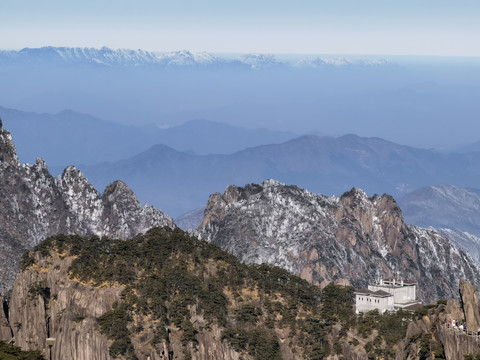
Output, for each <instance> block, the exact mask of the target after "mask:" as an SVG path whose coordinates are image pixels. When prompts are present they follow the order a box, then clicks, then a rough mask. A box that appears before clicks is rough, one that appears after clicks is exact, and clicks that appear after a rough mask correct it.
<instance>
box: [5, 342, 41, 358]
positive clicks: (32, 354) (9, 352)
mask: <svg viewBox="0 0 480 360" xmlns="http://www.w3.org/2000/svg"><path fill="white" fill-rule="evenodd" d="M0 359H1V360H45V358H44V357H43V355H42V353H41V352H40V351H22V350H21V349H20V348H19V347H18V346H12V345H8V344H7V343H6V342H5V341H2V340H0Z"/></svg>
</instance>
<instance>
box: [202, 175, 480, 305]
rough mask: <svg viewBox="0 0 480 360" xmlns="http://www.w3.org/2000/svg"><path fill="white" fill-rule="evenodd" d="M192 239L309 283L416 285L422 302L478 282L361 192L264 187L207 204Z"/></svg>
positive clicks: (436, 239)
mask: <svg viewBox="0 0 480 360" xmlns="http://www.w3.org/2000/svg"><path fill="white" fill-rule="evenodd" d="M197 235H198V236H199V237H201V238H203V239H205V240H207V241H210V242H213V243H215V244H217V245H219V246H220V247H222V248H223V249H225V250H227V251H229V252H231V253H233V254H234V255H235V256H237V257H239V258H240V259H241V260H242V261H244V262H246V263H269V264H272V265H277V266H280V267H283V268H285V269H288V270H289V271H291V272H293V273H294V274H297V275H300V276H301V277H303V278H304V279H306V280H307V281H309V282H311V283H313V284H318V285H320V286H325V285H326V284H328V283H329V282H332V281H333V282H335V283H339V284H351V285H353V286H355V287H366V286H367V285H368V284H369V283H373V282H375V281H377V280H378V279H379V278H381V277H384V278H397V279H398V278H404V279H415V280H416V281H417V282H418V284H419V291H418V294H419V296H420V298H421V299H422V300H427V301H429V300H433V299H436V298H451V297H457V296H458V292H457V286H458V281H459V279H460V278H465V279H468V280H469V281H471V282H473V283H474V284H477V283H478V278H479V277H478V276H479V275H480V272H479V270H478V268H477V267H476V266H475V265H474V264H473V262H472V261H471V260H470V258H468V256H467V255H466V254H465V253H463V252H462V251H460V250H458V249H457V248H456V247H455V246H453V245H452V243H451V242H450V241H449V240H448V239H446V238H445V237H443V236H441V235H440V234H438V233H436V232H434V231H428V230H425V229H421V228H417V227H414V226H409V225H406V224H405V223H404V221H403V216H402V212H401V211H400V209H399V207H398V205H397V203H396V201H395V200H394V199H393V198H392V197H391V196H389V195H382V196H378V195H376V196H373V197H372V198H369V197H368V196H367V195H366V194H365V192H363V191H362V190H360V189H356V188H354V189H352V190H350V191H349V192H347V193H345V194H343V195H342V196H341V197H326V196H322V195H317V194H313V193H310V192H308V191H306V190H304V189H301V188H298V187H296V186H287V185H283V184H280V183H278V182H276V181H272V180H268V181H266V182H264V183H262V184H257V185H255V184H251V185H247V186H245V187H236V186H229V187H228V188H227V189H226V191H225V192H224V194H223V195H222V194H218V193H217V194H214V195H212V196H211V197H210V199H209V201H208V204H207V207H206V210H205V214H204V218H203V220H202V223H201V224H200V226H199V228H198V229H197Z"/></svg>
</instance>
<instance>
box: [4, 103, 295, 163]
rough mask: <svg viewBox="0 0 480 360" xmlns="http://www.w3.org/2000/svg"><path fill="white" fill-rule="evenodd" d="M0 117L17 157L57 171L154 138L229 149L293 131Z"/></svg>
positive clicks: (194, 148) (70, 116) (132, 151)
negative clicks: (163, 126)
mask: <svg viewBox="0 0 480 360" xmlns="http://www.w3.org/2000/svg"><path fill="white" fill-rule="evenodd" d="M0 117H1V118H2V119H4V122H5V127H7V128H8V129H9V130H10V132H11V133H12V134H13V136H14V137H15V143H16V147H17V151H18V156H19V158H20V160H21V161H24V162H34V161H35V159H36V158H37V157H41V158H42V159H44V160H45V161H47V163H48V164H49V165H50V168H52V170H57V169H59V170H60V171H61V170H63V168H64V167H66V166H67V165H71V164H97V163H99V162H104V161H111V162H113V161H118V160H121V159H125V158H128V157H131V156H133V155H136V154H138V153H140V152H141V151H145V150H147V149H148V148H150V147H151V146H153V145H155V144H158V143H161V144H165V145H167V146H170V147H172V148H174V149H176V150H179V151H190V152H195V153H197V154H229V153H233V152H235V151H239V150H243V149H245V148H247V147H251V146H258V145H262V144H270V143H282V142H284V141H287V140H290V139H292V138H294V137H296V136H297V135H295V134H293V133H289V132H281V131H270V130H266V129H245V128H241V127H237V126H231V125H227V124H222V123H218V122H214V121H208V120H202V119H198V120H191V121H188V122H186V123H183V124H181V125H179V126H175V127H170V128H159V127H157V126H155V125H146V126H127V125H122V124H119V123H115V122H109V121H104V120H101V119H99V118H96V117H93V116H90V115H87V114H81V113H78V112H74V111H69V110H64V111H62V112H59V113H57V114H38V113H34V112H26V111H19V110H15V109H8V108H4V107H1V106H0Z"/></svg>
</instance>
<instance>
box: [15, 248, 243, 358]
mask: <svg viewBox="0 0 480 360" xmlns="http://www.w3.org/2000/svg"><path fill="white" fill-rule="evenodd" d="M34 257H35V265H34V266H31V267H30V268H29V269H27V270H25V271H21V272H20V273H19V274H18V276H17V278H16V280H15V286H14V289H13V292H12V298H11V304H12V306H11V309H10V322H11V324H12V331H13V336H14V339H15V345H16V346H20V347H21V348H22V349H25V350H29V349H31V350H41V351H42V352H43V353H44V354H45V355H46V356H47V357H48V356H49V351H50V350H49V347H48V345H47V342H46V341H47V338H54V339H55V344H54V346H53V347H52V359H53V360H64V359H76V360H111V359H114V358H121V359H123V358H126V356H125V357H124V356H119V357H117V356H115V357H114V356H111V355H110V353H109V347H110V345H112V341H110V340H109V339H108V337H107V336H106V335H104V334H102V333H101V332H100V330H99V325H98V322H97V318H98V317H100V316H101V315H103V314H104V313H106V312H108V311H110V310H112V305H113V304H114V303H115V302H121V301H122V297H121V293H122V291H124V290H125V286H121V285H117V286H112V285H111V284H109V285H107V284H104V285H103V286H94V285H93V284H86V283H82V282H81V281H78V279H71V278H70V277H69V276H68V268H69V266H70V265H71V263H72V258H71V257H67V258H66V259H65V258H62V256H61V254H58V253H55V254H53V256H52V257H48V258H44V257H42V256H41V255H40V254H39V253H36V254H35V255H34ZM44 289H48V296H45V295H46V294H45V291H44ZM192 317H193V318H195V319H196V320H197V321H199V322H205V320H204V319H203V317H202V314H196V313H195V311H194V309H192ZM140 319H142V316H141V315H140V314H138V317H137V319H136V320H137V321H139V320H140ZM142 320H143V322H141V321H142ZM142 320H140V321H139V322H140V323H141V326H142V327H145V330H142V331H141V333H140V334H137V335H135V336H132V343H133V345H134V346H135V348H136V349H137V351H136V354H137V357H138V358H139V359H151V360H161V359H183V358H184V357H185V356H184V354H183V353H182V349H183V346H182V343H181V335H182V333H183V332H182V331H180V329H172V330H171V333H170V336H169V338H168V341H162V342H160V343H159V344H157V345H155V346H154V345H152V339H153V337H154V331H153V329H152V328H149V327H148V324H149V323H148V320H146V319H142ZM198 338H199V339H200V344H199V345H200V346H199V347H198V351H197V352H194V354H193V358H192V359H227V360H238V359H239V354H238V353H236V352H235V351H234V350H233V349H232V348H231V347H230V346H229V345H228V344H226V343H222V342H221V341H220V339H221V330H220V329H219V328H218V326H213V327H212V328H211V329H210V330H209V331H206V330H205V331H202V332H200V333H199V336H198Z"/></svg>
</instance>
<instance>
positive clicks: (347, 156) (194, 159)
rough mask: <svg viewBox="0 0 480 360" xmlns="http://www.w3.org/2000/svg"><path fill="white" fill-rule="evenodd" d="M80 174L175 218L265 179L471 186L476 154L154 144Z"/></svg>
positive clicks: (345, 141) (371, 141)
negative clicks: (221, 192) (200, 149)
mask: <svg viewBox="0 0 480 360" xmlns="http://www.w3.org/2000/svg"><path fill="white" fill-rule="evenodd" d="M82 170H83V171H84V172H85V174H86V175H87V177H88V178H89V179H90V180H91V181H92V182H93V183H94V184H95V185H96V186H97V187H102V186H105V185H106V184H107V183H108V182H110V181H112V180H113V179H124V180H125V181H126V182H127V183H128V184H130V185H131V186H132V188H133V189H134V190H135V192H136V193H137V194H138V196H139V198H140V199H141V200H142V201H149V202H150V203H152V204H153V205H156V204H157V205H158V204H160V202H161V205H162V209H163V210H165V211H167V212H168V213H169V214H171V215H173V216H178V215H179V214H182V213H185V212H187V211H190V210H192V209H195V208H199V207H201V206H204V204H205V203H206V201H207V199H208V196H209V195H210V194H211V193H213V192H215V191H218V189H221V188H224V187H226V186H228V185H230V184H237V185H244V184H248V183H255V182H257V183H258V182H262V181H263V180H264V179H268V178H274V179H278V180H279V181H281V182H283V183H287V184H296V185H298V186H301V187H303V188H306V189H308V190H310V191H314V192H317V193H322V194H337V195H339V194H342V193H343V192H345V191H347V190H348V189H350V188H352V187H354V186H357V187H359V188H362V189H364V190H365V191H366V192H367V193H368V194H374V193H378V194H382V193H389V194H392V195H394V196H399V195H402V194H404V193H406V192H408V191H409V190H413V189H416V188H419V187H421V186H427V185H430V184H433V183H438V182H443V183H449V184H455V185H457V186H474V185H475V184H477V179H478V176H479V175H480V158H479V157H478V156H476V155H475V154H474V153H467V154H442V153H439V152H436V151H434V150H424V149H418V148H413V147H408V146H403V145H398V144H395V143H393V142H389V141H386V140H383V139H380V138H363V137H359V136H356V135H346V136H342V137H339V138H333V137H318V136H313V135H308V136H302V137H299V138H296V139H293V140H290V141H287V142H284V143H282V144H273V145H263V146H257V147H252V148H248V149H245V150H242V151H239V152H236V153H233V154H229V155H197V154H192V153H188V152H179V151H176V150H174V149H172V148H170V147H168V146H165V145H155V146H153V147H151V148H150V149H148V150H147V151H145V152H142V153H140V154H138V155H136V156H134V157H131V158H129V159H125V160H121V161H118V162H114V163H103V164H100V165H97V166H85V167H82Z"/></svg>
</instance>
